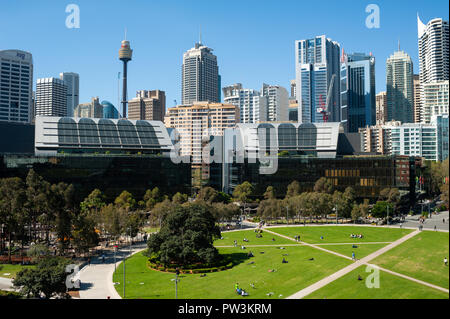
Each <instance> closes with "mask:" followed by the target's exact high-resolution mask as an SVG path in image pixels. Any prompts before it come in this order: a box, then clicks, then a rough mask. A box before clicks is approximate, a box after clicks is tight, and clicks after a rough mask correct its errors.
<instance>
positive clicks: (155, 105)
mask: <svg viewBox="0 0 450 319" xmlns="http://www.w3.org/2000/svg"><path fill="white" fill-rule="evenodd" d="M165 110H166V94H165V92H164V91H160V90H153V91H146V90H142V91H137V92H136V97H135V98H134V99H132V100H130V101H128V118H129V119H130V120H148V121H161V122H163V121H164V115H165Z"/></svg>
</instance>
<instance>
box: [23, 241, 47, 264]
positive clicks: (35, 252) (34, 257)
mask: <svg viewBox="0 0 450 319" xmlns="http://www.w3.org/2000/svg"><path fill="white" fill-rule="evenodd" d="M27 255H28V257H30V258H31V261H32V262H34V263H36V262H38V261H39V260H40V259H41V258H43V257H48V256H50V255H51V253H50V249H48V246H47V245H42V244H35V245H31V246H30V248H28V251H27Z"/></svg>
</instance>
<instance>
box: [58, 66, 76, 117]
mask: <svg viewBox="0 0 450 319" xmlns="http://www.w3.org/2000/svg"><path fill="white" fill-rule="evenodd" d="M59 78H60V79H61V80H63V81H64V83H65V84H66V85H67V116H73V114H74V113H73V112H74V111H75V108H76V107H77V105H78V104H80V75H79V74H78V73H73V72H63V73H60V74H59Z"/></svg>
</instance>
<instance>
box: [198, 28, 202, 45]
mask: <svg viewBox="0 0 450 319" xmlns="http://www.w3.org/2000/svg"><path fill="white" fill-rule="evenodd" d="M198 44H202V26H201V25H200V26H199V34H198Z"/></svg>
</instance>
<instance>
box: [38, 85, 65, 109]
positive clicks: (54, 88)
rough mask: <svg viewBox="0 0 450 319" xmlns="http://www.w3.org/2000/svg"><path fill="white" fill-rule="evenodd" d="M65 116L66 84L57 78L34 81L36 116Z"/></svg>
mask: <svg viewBox="0 0 450 319" xmlns="http://www.w3.org/2000/svg"><path fill="white" fill-rule="evenodd" d="M38 115H41V116H67V85H66V84H65V82H64V81H63V80H61V79H58V78H53V77H52V78H42V79H38V80H37V83H36V116H38Z"/></svg>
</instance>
